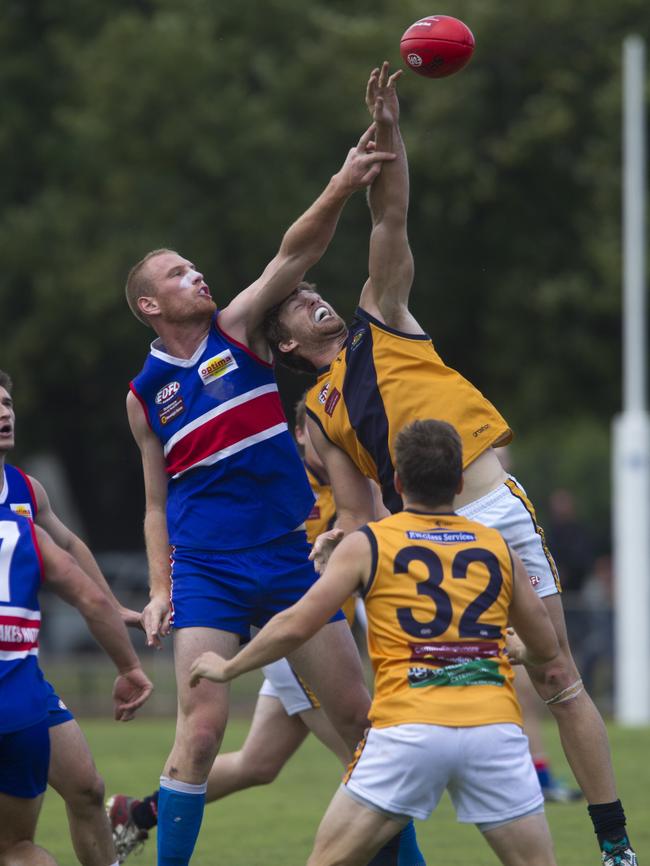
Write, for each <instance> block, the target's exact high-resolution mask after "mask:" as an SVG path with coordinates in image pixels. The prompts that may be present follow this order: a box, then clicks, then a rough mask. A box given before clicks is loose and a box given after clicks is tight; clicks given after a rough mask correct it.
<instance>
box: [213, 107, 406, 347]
mask: <svg viewBox="0 0 650 866" xmlns="http://www.w3.org/2000/svg"><path fill="white" fill-rule="evenodd" d="M374 131H375V129H374V124H373V125H371V126H370V127H369V128H368V129H367V130H366V132H364V134H363V135H362V136H361V138H360V139H359V141H358V142H357V144H356V146H355V147H353V148H351V150H350V151H349V153H348V155H347V157H346V160H345V162H344V163H343V166H342V167H341V169H340V170H339V171H338V172H337V173H336V174H335V175H334V176H333V177H332V179H331V180H330V182H329V183H328V185H327V186H326V188H325V190H324V191H323V192H322V193H321V195H320V196H319V197H318V198H317V199H316V201H315V202H314V203H313V204H312V205H311V207H309V208H308V209H307V210H306V211H305V213H304V214H303V215H302V216H301V217H299V218H298V219H297V220H296V222H295V223H294V224H293V225H292V226H291V227H290V228H289V229H288V230H287V232H286V234H285V235H284V237H283V239H282V243H281V245H280V249H279V250H278V253H277V255H276V256H275V257H274V258H273V260H272V261H271V262H270V263H269V264H268V265H267V266H266V268H265V269H264V272H263V273H262V275H261V276H260V277H259V279H257V280H256V281H255V282H254V283H253V284H252V285H250V286H249V287H248V288H247V289H244V291H243V292H241V293H240V294H239V295H237V297H236V298H234V300H233V301H231V303H230V304H228V306H227V307H226V308H225V309H224V310H223V312H222V313H221V317H220V323H221V326H222V327H223V328H224V330H225V331H226V332H227V333H228V334H230V335H231V336H233V337H235V338H236V339H238V340H240V341H241V342H244V343H245V344H246V345H248V346H250V347H251V348H253V349H257V350H259V352H258V353H259V354H264V355H265V356H266V355H268V351H269V350H268V346H267V344H266V341H265V340H264V337H263V334H262V333H261V326H262V322H263V320H264V316H265V315H266V313H267V312H268V310H269V309H270V308H271V307H273V306H275V305H276V304H279V303H281V302H282V301H283V300H284V299H285V298H286V297H287V296H288V295H290V294H291V292H292V291H293V290H294V289H295V288H296V286H297V285H298V283H299V282H300V281H301V280H302V278H303V277H304V275H305V273H306V271H308V270H309V268H310V267H312V265H314V264H316V262H317V261H318V260H319V259H320V258H321V256H322V255H323V253H324V252H325V250H326V249H327V247H328V245H329V243H330V241H331V240H332V237H333V236H334V231H335V229H336V225H337V223H338V220H339V216H340V215H341V212H342V210H343V207H344V205H345V203H346V202H347V200H348V199H349V198H350V196H351V195H352V194H353V193H354V192H355V191H356V190H359V189H363V188H364V187H366V186H368V185H369V184H371V183H372V182H373V180H374V179H375V177H377V175H378V174H379V172H380V170H381V167H382V164H384V163H385V162H389V161H391V160H393V159H394V158H395V157H394V154H393V153H382V152H380V151H379V149H378V148H377V149H375V150H368V142H370V141H371V139H372V137H373V135H374Z"/></svg>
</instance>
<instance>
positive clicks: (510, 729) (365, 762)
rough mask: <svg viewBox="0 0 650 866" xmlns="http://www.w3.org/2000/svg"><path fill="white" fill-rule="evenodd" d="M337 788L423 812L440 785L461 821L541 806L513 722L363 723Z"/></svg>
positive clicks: (504, 816)
mask: <svg viewBox="0 0 650 866" xmlns="http://www.w3.org/2000/svg"><path fill="white" fill-rule="evenodd" d="M355 760H356V763H354V762H353V763H352V764H351V769H350V770H348V773H347V775H346V777H345V779H344V782H343V790H345V791H346V792H348V793H349V794H350V796H352V797H353V799H357V800H359V801H360V802H361V803H363V804H365V805H366V806H367V807H369V808H373V807H374V808H376V809H377V810H378V811H381V812H385V813H388V814H389V815H391V816H392V817H395V818H396V819H398V818H400V817H410V818H420V819H425V818H428V817H429V816H430V815H431V813H432V812H433V811H434V809H435V808H436V806H437V805H438V802H439V801H440V798H441V796H442V794H443V792H444V791H445V789H446V790H447V791H449V795H450V797H451V800H452V802H453V804H454V808H455V810H456V817H457V818H458V820H459V821H460V822H462V823H469V824H499V823H505V822H507V821H512V820H514V819H515V818H519V817H522V816H523V815H526V814H529V813H530V812H532V811H534V810H539V809H540V807H542V806H543V803H544V797H543V795H542V790H541V788H540V786H539V781H538V779H537V773H536V772H535V767H534V765H533V761H532V758H531V756H530V751H529V748H528V738H527V737H526V735H525V734H524V733H523V731H522V730H521V728H520V727H519V726H518V725H515V724H511V723H508V724H497V725H477V726H475V727H471V728H450V727H446V726H443V725H419V724H418V725H395V726H393V727H388V728H371V729H370V730H369V732H368V736H367V739H366V741H365V744H363V745H362V746H360V747H359V750H358V752H357V756H355Z"/></svg>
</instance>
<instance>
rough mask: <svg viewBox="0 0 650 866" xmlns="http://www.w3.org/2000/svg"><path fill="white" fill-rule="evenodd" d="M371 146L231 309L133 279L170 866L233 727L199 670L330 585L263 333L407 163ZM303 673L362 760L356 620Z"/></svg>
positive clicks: (333, 633)
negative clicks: (168, 676) (171, 717)
mask: <svg viewBox="0 0 650 866" xmlns="http://www.w3.org/2000/svg"><path fill="white" fill-rule="evenodd" d="M373 134H374V126H371V127H370V128H369V129H368V130H367V131H366V132H365V133H364V135H363V136H362V137H361V138H360V140H359V142H358V144H357V145H356V146H355V147H353V148H352V149H351V150H350V152H349V153H348V156H347V158H346V160H345V162H344V164H343V166H342V168H341V169H340V170H339V172H337V173H336V174H335V175H334V176H333V177H332V179H331V181H330V182H329V184H328V185H327V187H326V188H325V190H324V191H323V193H322V194H321V195H320V196H319V198H318V199H317V200H316V201H315V202H314V203H313V204H312V205H311V207H310V208H308V210H307V211H306V212H305V213H304V214H303V215H302V216H301V217H300V218H299V219H298V220H297V221H296V222H295V223H294V224H293V225H292V226H291V227H290V228H289V229H288V231H287V232H286V234H285V235H284V238H283V240H282V243H281V246H280V249H279V251H278V253H277V255H276V256H275V257H274V258H273V260H272V261H271V262H270V263H269V264H268V265H267V267H266V268H265V270H264V272H263V273H262V275H261V276H260V277H259V278H258V279H257V280H255V281H254V282H253V283H252V284H251V285H250V286H248V288H246V289H245V290H244V291H242V292H241V293H240V294H238V295H237V296H236V297H235V298H234V300H232V301H231V302H230V303H229V304H228V305H227V306H226V307H224V308H223V309H220V310H217V308H216V304H215V302H214V301H213V299H212V296H211V294H210V290H209V288H208V286H207V284H206V282H205V280H204V278H203V275H202V274H201V273H200V272H199V270H198V269H197V268H196V267H195V266H194V264H193V263H192V262H191V261H189V260H188V259H185V258H184V257H182V256H180V255H179V254H178V253H176V252H174V251H172V250H168V249H164V250H155V251H153V252H152V253H149V254H148V255H147V256H145V257H144V259H142V260H141V261H140V262H139V263H138V264H137V265H136V266H135V267H134V268H133V269H132V271H131V272H130V274H129V278H128V281H127V287H126V293H127V300H128V302H129V306H130V307H131V310H132V312H133V313H134V314H135V315H136V317H137V318H138V319H140V320H141V321H142V322H144V323H145V324H147V325H149V326H151V327H152V328H153V329H154V331H155V332H156V334H157V336H158V339H157V340H155V341H154V343H153V344H152V347H151V351H150V353H149V356H148V358H147V360H146V363H145V365H144V368H143V370H142V372H141V373H140V374H139V375H138V376H136V378H135V379H134V380H133V382H132V383H131V390H130V393H129V395H128V397H127V411H128V416H129V422H130V425H131V429H132V431H133V434H134V437H135V439H136V441H137V443H138V445H139V447H140V450H141V454H142V461H143V470H144V482H145V493H146V512H145V541H146V545H147V553H148V558H149V570H150V584H151V586H150V597H151V601H150V602H149V604H148V605H147V607H146V608H145V610H144V612H143V621H144V625H145V629H146V632H147V639H148V642H149V644H150V645H157V644H158V643H159V640H160V637H161V636H162V635H164V634H166V633H167V632H168V631H169V630H170V628H171V627H173V628H174V652H175V661H176V680H177V688H178V698H179V701H178V706H179V709H178V723H177V730H176V740H175V743H174V746H173V748H172V751H171V754H170V756H169V758H168V760H167V762H166V764H165V767H164V770H163V775H162V776H161V781H160V795H159V803H158V864H159V866H185V864H187V863H189V860H190V857H191V855H192V851H193V849H194V845H195V842H196V838H197V836H198V832H199V828H200V824H201V820H202V813H203V806H204V802H205V790H206V779H207V777H208V773H209V771H210V768H211V766H212V761H213V759H214V756H215V754H216V753H217V750H218V748H219V744H220V742H221V739H222V736H223V731H224V728H225V724H226V719H227V714H228V691H227V688H224V687H223V686H221V685H217V684H214V683H209V682H204V683H201V685H200V686H199V687H198V688H197V689H192V690H190V688H189V669H190V666H191V664H192V662H193V660H194V659H195V658H196V657H197V656H198V655H199V654H200V653H202V652H204V651H210V650H212V651H216V652H219V653H220V654H221V655H224V656H226V657H229V656H231V655H233V654H234V653H235V652H236V651H237V649H238V647H239V643H240V640H242V639H247V638H248V636H249V630H250V627H251V626H259V627H261V626H263V625H264V623H265V622H267V621H268V620H269V619H270V618H271V617H272V616H273V615H274V614H275V613H277V612H279V611H281V610H283V609H285V608H287V607H289V606H290V605H291V604H293V603H294V602H295V601H296V600H297V599H298V598H300V597H301V596H302V595H303V594H304V593H305V592H306V591H307V589H308V588H309V587H310V586H311V585H312V584H313V582H314V581H315V579H316V573H315V571H314V568H313V566H312V564H311V563H310V561H309V559H308V556H309V547H308V544H307V538H306V534H305V530H304V521H305V519H306V518H307V516H308V515H309V513H310V510H311V508H312V504H313V501H314V500H313V495H312V493H311V491H310V488H309V484H308V483H307V480H306V478H305V472H304V469H303V467H302V464H301V461H300V457H299V455H298V452H297V450H296V448H295V445H294V443H293V441H292V438H291V435H290V433H289V431H288V429H287V423H286V419H285V417H284V413H283V411H282V407H281V403H280V399H279V395H278V393H277V386H276V384H275V379H274V375H273V368H272V357H271V354H270V350H269V348H268V345H267V342H266V339H265V337H264V332H263V323H264V319H265V316H266V315H267V313H268V311H269V310H270V309H271V308H272V307H273V306H274V305H276V304H278V303H280V302H281V301H283V300H284V299H285V298H286V297H287V296H288V295H289V294H290V293H291V292H292V291H293V290H294V289H295V287H296V285H297V284H298V283H299V282H300V281H301V280H302V278H303V276H304V274H305V272H306V271H307V270H308V269H309V268H310V267H311V266H312V265H314V264H315V263H316V262H317V261H318V259H319V258H320V257H321V256H322V254H323V253H324V252H325V249H326V248H327V246H328V244H329V242H330V240H331V238H332V236H333V234H334V231H335V228H336V224H337V222H338V218H339V216H340V214H341V211H342V209H343V207H344V205H345V203H346V201H347V199H348V198H349V197H350V196H351V195H352V193H353V192H355V191H356V190H359V189H363V188H364V187H366V186H368V185H369V184H370V183H371V182H372V181H373V180H374V178H375V177H376V176H377V174H378V173H379V171H380V169H381V164H382V162H383V161H385V160H389V159H392V158H393V157H392V154H388V153H380V152H375V151H374V149H373V148H372V147H371V146H370V147H369V143H370V142H371V140H372V137H373ZM318 312H319V311H318V310H317V309H316V308H315V307H314V309H313V310H311V311H310V315H312V316H314V317H316V316H317V315H318ZM170 550H171V569H170ZM290 661H291V664H292V666H293V668H294V669H295V670H296V672H297V673H298V674H299V675H300V676H302V677H303V679H304V680H305V681H306V682H308V683H309V684H310V685H311V686H312V687H313V688H314V690H315V691H316V693H317V695H318V698H319V700H320V701H321V704H322V706H323V708H324V709H325V711H326V713H327V715H328V716H329V718H330V719H331V721H332V723H333V724H334V725H335V727H336V728H337V730H338V731H339V733H340V735H341V736H342V738H343V740H344V741H345V742H346V744H347V745H348V748H349V749H350V751H351V752H352V750H353V749H354V746H355V744H356V742H357V741H358V739H359V737H360V735H361V733H362V731H363V729H364V727H365V725H366V719H367V710H368V707H369V695H368V692H367V689H366V687H365V684H364V681H363V673H362V668H361V663H360V659H359V656H358V653H357V650H356V646H355V644H354V641H353V639H352V636H351V634H350V631H349V629H348V627H347V625H346V623H345V620H344V619H343V616H342V614H341V613H340V612H339V613H338V614H337V615H336V616H335V617H333V619H332V621H331V622H329V623H328V624H327V625H326V626H325V627H324V628H323V629H322V630H321V632H319V634H318V635H316V636H315V638H314V639H313V640H312V641H311V642H310V643H309V644H307V645H306V646H305V647H304V648H303V649H302V650H301V651H300V652H298V653H296V654H293V655H292V657H291V659H290ZM416 862H417V863H418V864H419V863H420V862H421V859H418V860H417V861H416V860H413V861H412V864H413V866H415V864H416ZM412 864H411V863H409V864H408V866H412ZM404 866H407V864H406V863H405V864H404Z"/></svg>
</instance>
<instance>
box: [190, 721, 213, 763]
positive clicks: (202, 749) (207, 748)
mask: <svg viewBox="0 0 650 866" xmlns="http://www.w3.org/2000/svg"><path fill="white" fill-rule="evenodd" d="M220 743H221V734H220V733H219V732H218V731H217V730H215V728H214V725H211V724H210V723H209V722H207V721H206V722H202V723H199V724H196V725H194V726H193V727H192V730H191V731H190V732H189V733H188V735H187V745H188V746H189V750H190V753H191V755H192V759H193V761H194V762H195V763H196V764H197V765H203V764H208V765H211V764H212V761H213V760H214V756H215V755H216V753H217V750H218V748H219V745H220Z"/></svg>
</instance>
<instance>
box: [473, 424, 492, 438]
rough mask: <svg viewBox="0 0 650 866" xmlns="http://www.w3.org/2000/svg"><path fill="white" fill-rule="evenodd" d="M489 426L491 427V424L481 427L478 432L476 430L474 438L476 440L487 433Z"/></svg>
mask: <svg viewBox="0 0 650 866" xmlns="http://www.w3.org/2000/svg"><path fill="white" fill-rule="evenodd" d="M489 426H490V425H489V424H484V425H483V426H482V427H479V428H478V430H475V431H474V432H473V433H472V436H473V437H474V438H475V439H476V437H477V436H480V435H481V433H485V431H486V430H487V429H488V427H489Z"/></svg>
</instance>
